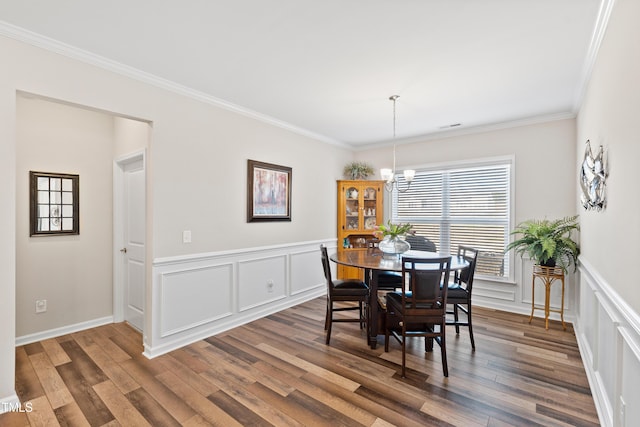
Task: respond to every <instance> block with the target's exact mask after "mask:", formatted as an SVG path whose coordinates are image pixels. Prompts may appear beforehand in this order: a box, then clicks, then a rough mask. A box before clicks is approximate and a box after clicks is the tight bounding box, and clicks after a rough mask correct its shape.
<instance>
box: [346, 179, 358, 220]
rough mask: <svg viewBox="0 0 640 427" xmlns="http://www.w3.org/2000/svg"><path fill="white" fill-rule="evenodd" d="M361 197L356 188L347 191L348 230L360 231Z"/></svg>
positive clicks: (349, 188)
mask: <svg viewBox="0 0 640 427" xmlns="http://www.w3.org/2000/svg"><path fill="white" fill-rule="evenodd" d="M358 196H360V194H359V192H358V189H357V188H356V187H347V189H346V190H345V194H344V198H345V203H344V206H345V215H346V217H345V221H344V224H345V228H346V229H347V230H359V229H360V215H359V214H360V200H359V198H358Z"/></svg>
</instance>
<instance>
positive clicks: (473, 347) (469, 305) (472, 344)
mask: <svg viewBox="0 0 640 427" xmlns="http://www.w3.org/2000/svg"><path fill="white" fill-rule="evenodd" d="M467 323H469V338H471V349H472V350H473V351H475V349H476V342H475V341H474V339H473V326H472V325H471V302H469V304H467Z"/></svg>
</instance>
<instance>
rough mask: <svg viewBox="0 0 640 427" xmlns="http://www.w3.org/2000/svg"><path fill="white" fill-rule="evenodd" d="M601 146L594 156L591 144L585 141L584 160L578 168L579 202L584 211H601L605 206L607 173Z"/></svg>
mask: <svg viewBox="0 0 640 427" xmlns="http://www.w3.org/2000/svg"><path fill="white" fill-rule="evenodd" d="M606 168H607V165H606V162H605V159H604V150H603V148H602V145H601V146H600V148H599V149H598V152H597V153H596V155H595V156H594V155H593V152H592V151H591V143H590V142H589V140H587V144H586V147H585V150H584V159H583V160H582V165H581V167H580V187H581V188H582V195H581V196H580V201H581V202H582V206H583V207H584V208H585V209H586V210H596V211H601V210H602V209H604V208H605V207H606V205H607V198H606V194H605V190H606V188H605V186H606V179H607V175H608V172H607V170H606Z"/></svg>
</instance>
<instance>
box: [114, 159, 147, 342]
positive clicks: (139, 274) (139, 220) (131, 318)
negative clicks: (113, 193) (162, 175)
mask: <svg viewBox="0 0 640 427" xmlns="http://www.w3.org/2000/svg"><path fill="white" fill-rule="evenodd" d="M122 171H123V180H122V183H123V189H122V190H123V191H122V196H123V206H122V208H123V209H122V215H123V218H122V229H123V242H124V245H123V247H122V248H121V249H120V253H121V255H122V257H123V260H122V266H123V270H122V284H123V288H122V291H123V295H122V296H123V315H124V320H125V321H126V322H128V323H129V324H131V325H132V326H133V327H135V328H137V329H139V330H140V331H144V301H145V250H144V245H145V172H144V160H143V159H137V160H135V161H134V162H131V163H127V164H124V165H122Z"/></svg>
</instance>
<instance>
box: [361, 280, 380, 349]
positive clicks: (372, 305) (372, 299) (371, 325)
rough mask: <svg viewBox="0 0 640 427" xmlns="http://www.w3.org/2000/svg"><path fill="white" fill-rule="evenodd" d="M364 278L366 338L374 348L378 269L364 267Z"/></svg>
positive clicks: (375, 341)
mask: <svg viewBox="0 0 640 427" xmlns="http://www.w3.org/2000/svg"><path fill="white" fill-rule="evenodd" d="M364 279H365V282H366V283H367V285H368V286H369V318H368V319H367V325H368V329H367V340H368V342H369V346H370V347H371V348H372V349H373V350H375V348H376V346H377V345H378V316H379V310H378V270H372V269H369V268H367V269H365V270H364Z"/></svg>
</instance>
